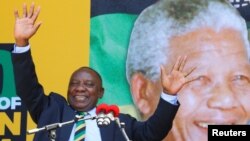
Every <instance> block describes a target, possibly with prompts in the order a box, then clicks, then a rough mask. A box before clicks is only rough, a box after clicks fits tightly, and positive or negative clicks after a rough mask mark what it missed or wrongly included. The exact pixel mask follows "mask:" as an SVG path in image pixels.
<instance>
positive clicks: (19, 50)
mask: <svg viewBox="0 0 250 141" xmlns="http://www.w3.org/2000/svg"><path fill="white" fill-rule="evenodd" d="M28 50H30V45H27V46H25V47H19V46H16V45H14V50H13V51H12V53H24V52H27V51H28Z"/></svg>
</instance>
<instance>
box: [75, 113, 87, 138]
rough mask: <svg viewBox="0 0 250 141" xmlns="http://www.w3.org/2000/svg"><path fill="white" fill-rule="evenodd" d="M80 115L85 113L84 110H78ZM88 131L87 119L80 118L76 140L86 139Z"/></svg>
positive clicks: (76, 130)
mask: <svg viewBox="0 0 250 141" xmlns="http://www.w3.org/2000/svg"><path fill="white" fill-rule="evenodd" d="M78 115H81V116H82V115H85V113H84V112H78ZM85 132H86V124H85V120H79V121H77V122H76V128H75V136H74V141H84V139H85Z"/></svg>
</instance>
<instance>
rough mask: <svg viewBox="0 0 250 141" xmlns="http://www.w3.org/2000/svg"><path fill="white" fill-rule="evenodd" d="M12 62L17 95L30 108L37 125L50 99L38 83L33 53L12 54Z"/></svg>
mask: <svg viewBox="0 0 250 141" xmlns="http://www.w3.org/2000/svg"><path fill="white" fill-rule="evenodd" d="M12 62H13V68H14V75H15V84H16V90H17V95H18V96H20V98H21V100H22V101H23V102H24V104H25V106H26V107H27V108H28V110H29V112H30V114H31V117H32V119H33V121H34V122H35V123H37V122H38V120H39V117H40V114H41V112H42V111H43V109H44V108H45V106H46V105H48V100H47V99H48V97H47V96H46V95H45V94H44V90H43V87H42V85H40V84H39V82H38V78H37V75H36V72H35V65H34V63H33V60H32V56H31V51H30V50H29V51H28V52H25V53H20V54H15V53H12Z"/></svg>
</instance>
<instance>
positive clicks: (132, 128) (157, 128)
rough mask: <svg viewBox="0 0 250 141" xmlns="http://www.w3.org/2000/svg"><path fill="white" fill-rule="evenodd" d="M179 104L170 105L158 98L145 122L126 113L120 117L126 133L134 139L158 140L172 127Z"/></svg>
mask: <svg viewBox="0 0 250 141" xmlns="http://www.w3.org/2000/svg"><path fill="white" fill-rule="evenodd" d="M178 108H179V105H172V104H170V103H168V102H166V101H164V100H163V99H160V101H159V104H158V107H157V109H156V111H155V113H154V114H153V115H152V116H151V117H150V118H149V119H148V120H147V121H145V122H141V121H137V120H136V119H135V118H133V117H130V116H128V115H127V117H126V115H125V116H124V117H121V121H122V122H123V121H127V122H126V133H127V134H128V136H129V138H130V139H132V140H136V141H160V140H162V139H163V138H164V137H165V136H166V135H167V134H168V132H169V131H170V129H171V128H172V123H173V120H174V117H175V115H176V113H177V110H178Z"/></svg>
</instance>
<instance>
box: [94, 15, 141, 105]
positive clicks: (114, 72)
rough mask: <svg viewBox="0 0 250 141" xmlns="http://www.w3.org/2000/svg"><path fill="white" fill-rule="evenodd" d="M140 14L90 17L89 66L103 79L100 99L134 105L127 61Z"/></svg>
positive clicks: (106, 101)
mask: <svg viewBox="0 0 250 141" xmlns="http://www.w3.org/2000/svg"><path fill="white" fill-rule="evenodd" d="M136 17H137V16H135V15H129V14H105V15H101V16H96V17H93V18H91V28H90V29H91V31H90V44H91V45H90V66H91V67H92V68H94V69H95V70H97V71H98V72H99V73H100V74H101V75H102V78H103V80H104V82H103V85H104V88H105V94H104V97H103V98H102V99H101V100H100V101H99V102H102V101H104V102H105V103H111V104H112V103H116V104H118V105H129V104H132V103H133V102H132V99H131V94H130V90H129V85H128V82H127V80H126V71H125V66H126V65H125V62H126V54H127V48H128V43H129V37H130V33H131V30H132V27H133V24H134V21H135V19H136Z"/></svg>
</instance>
